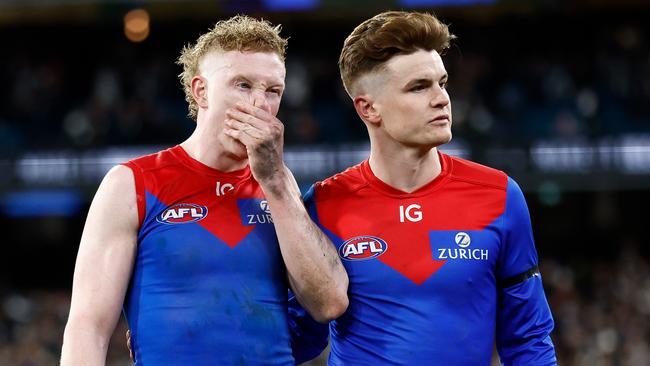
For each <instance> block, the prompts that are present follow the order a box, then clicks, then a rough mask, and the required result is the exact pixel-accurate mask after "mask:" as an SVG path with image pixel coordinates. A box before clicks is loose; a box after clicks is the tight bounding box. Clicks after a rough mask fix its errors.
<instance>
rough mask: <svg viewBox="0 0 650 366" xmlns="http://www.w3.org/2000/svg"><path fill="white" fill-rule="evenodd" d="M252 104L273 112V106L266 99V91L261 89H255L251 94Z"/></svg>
mask: <svg viewBox="0 0 650 366" xmlns="http://www.w3.org/2000/svg"><path fill="white" fill-rule="evenodd" d="M250 102H251V103H252V104H253V105H254V106H256V107H258V108H262V109H264V110H265V111H267V112H270V111H271V105H270V104H269V101H268V100H267V98H266V93H265V92H264V90H260V89H257V88H256V89H253V90H252V91H251V94H250Z"/></svg>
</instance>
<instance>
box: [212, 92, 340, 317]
mask: <svg viewBox="0 0 650 366" xmlns="http://www.w3.org/2000/svg"><path fill="white" fill-rule="evenodd" d="M228 117H229V119H228V120H227V122H226V129H225V132H226V133H227V134H228V135H229V136H231V137H233V138H235V139H236V140H238V141H240V142H241V143H242V144H244V145H245V146H246V149H247V151H248V158H249V162H250V166H251V171H252V173H253V176H254V177H255V179H256V180H257V181H258V182H259V183H260V185H261V187H262V190H264V194H265V196H266V199H267V201H268V204H269V208H270V210H271V216H272V217H273V224H274V225H275V231H276V233H277V236H278V240H279V242H280V251H281V252H282V257H283V259H284V263H285V265H286V266H287V272H288V276H289V284H290V286H291V289H292V290H293V291H294V293H295V295H296V297H297V298H298V300H299V301H300V303H301V304H302V305H303V306H304V307H305V308H306V309H307V310H308V311H309V313H310V314H311V315H312V316H313V317H314V319H316V320H318V321H320V322H327V321H330V320H332V319H336V318H338V317H339V316H340V315H341V314H343V312H345V310H346V309H347V306H348V297H347V288H348V277H347V273H346V272H345V268H344V267H343V264H341V261H340V259H339V257H338V254H337V252H336V249H335V248H334V246H333V245H332V243H331V242H330V240H329V239H328V238H327V236H326V235H325V234H323V232H322V231H321V230H320V229H319V228H318V227H317V226H316V224H315V223H314V222H313V221H312V220H311V218H310V217H309V214H308V213H307V210H306V209H305V206H304V205H303V202H302V198H301V194H300V189H299V188H298V184H297V183H296V180H295V178H294V176H293V174H292V173H291V171H290V170H289V169H288V168H287V167H286V166H285V165H284V163H283V161H282V144H283V140H282V134H283V125H282V123H281V122H280V121H278V120H277V119H276V118H275V117H273V116H272V115H271V114H269V113H267V112H266V111H264V110H262V109H260V108H257V107H254V106H252V105H242V104H238V109H237V110H231V111H229V112H228Z"/></svg>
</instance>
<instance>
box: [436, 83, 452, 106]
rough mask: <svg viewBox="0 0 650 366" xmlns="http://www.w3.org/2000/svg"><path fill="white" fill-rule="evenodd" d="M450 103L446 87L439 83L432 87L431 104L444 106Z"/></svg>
mask: <svg viewBox="0 0 650 366" xmlns="http://www.w3.org/2000/svg"><path fill="white" fill-rule="evenodd" d="M449 103H450V99H449V93H448V92H447V89H445V88H443V87H441V86H440V85H438V86H436V87H434V88H433V95H432V96H431V106H432V107H434V108H444V107H446V106H447V105H448V104H449Z"/></svg>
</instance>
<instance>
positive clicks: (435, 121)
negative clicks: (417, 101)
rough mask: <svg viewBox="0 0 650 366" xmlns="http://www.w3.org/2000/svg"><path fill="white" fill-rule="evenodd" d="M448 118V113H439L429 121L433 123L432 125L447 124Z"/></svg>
mask: <svg viewBox="0 0 650 366" xmlns="http://www.w3.org/2000/svg"><path fill="white" fill-rule="evenodd" d="M449 118H450V117H449V115H448V114H441V115H439V116H437V117H435V118H433V119H432V120H430V121H429V123H430V124H434V125H441V126H442V125H446V124H449V122H450V119H449Z"/></svg>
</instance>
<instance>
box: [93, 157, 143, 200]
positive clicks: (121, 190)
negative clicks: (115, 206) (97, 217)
mask: <svg viewBox="0 0 650 366" xmlns="http://www.w3.org/2000/svg"><path fill="white" fill-rule="evenodd" d="M100 193H101V194H100ZM95 198H96V199H97V198H100V199H108V198H110V199H111V200H114V201H116V202H119V201H122V202H125V201H127V202H128V201H131V200H133V201H135V178H134V173H133V171H132V170H131V169H129V168H128V167H126V166H124V165H116V166H114V167H113V168H111V170H109V171H108V173H106V175H105V176H104V179H103V180H102V183H101V184H100V186H99V190H98V194H97V196H96V197H95Z"/></svg>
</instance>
